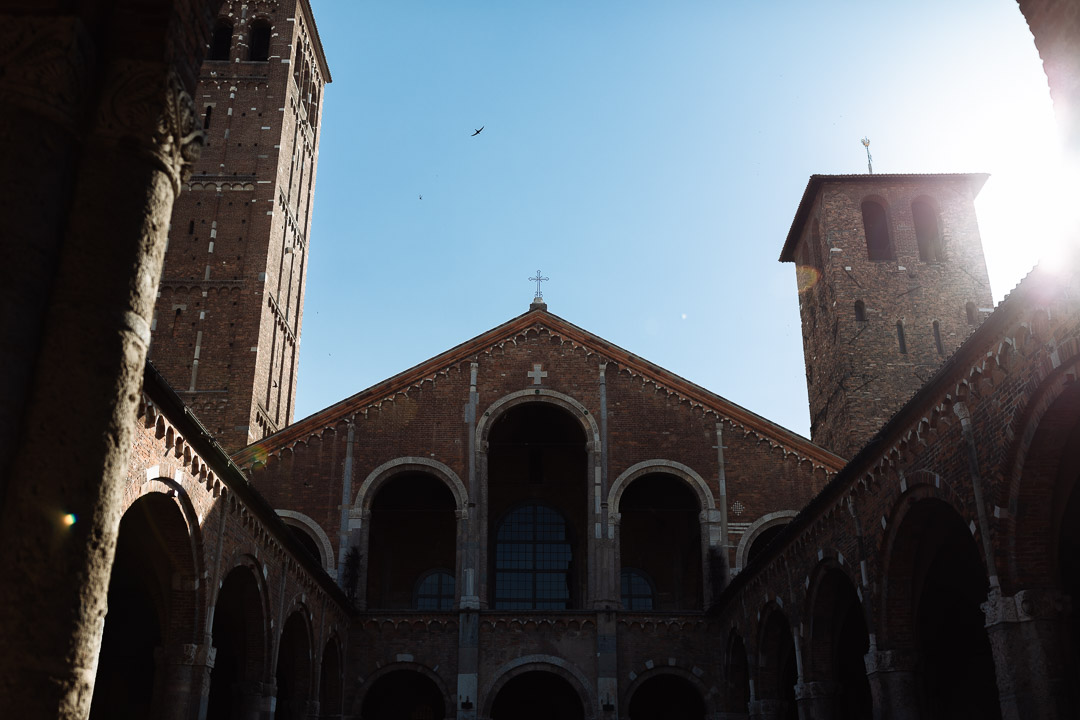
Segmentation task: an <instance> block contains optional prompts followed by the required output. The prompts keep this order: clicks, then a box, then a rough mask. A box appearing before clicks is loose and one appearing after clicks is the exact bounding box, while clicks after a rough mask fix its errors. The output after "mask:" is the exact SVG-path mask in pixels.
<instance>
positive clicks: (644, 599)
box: [619, 568, 654, 610]
mask: <svg viewBox="0 0 1080 720" xmlns="http://www.w3.org/2000/svg"><path fill="white" fill-rule="evenodd" d="M619 581H620V585H621V587H622V590H621V595H622V605H623V609H624V610H652V609H653V605H654V602H653V596H654V592H653V585H652V582H650V581H649V578H648V577H647V576H646V575H645V573H643V572H641V571H640V570H635V569H633V568H623V570H622V573H620V575H619Z"/></svg>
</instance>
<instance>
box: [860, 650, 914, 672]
mask: <svg viewBox="0 0 1080 720" xmlns="http://www.w3.org/2000/svg"><path fill="white" fill-rule="evenodd" d="M918 661H919V654H918V653H917V652H916V651H915V650H908V649H900V650H871V651H870V652H868V653H866V655H864V656H863V662H864V663H865V664H866V674H867V675H873V674H874V673H889V672H911V671H913V670H914V669H915V666H916V665H917V664H918Z"/></svg>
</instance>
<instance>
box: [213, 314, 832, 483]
mask: <svg viewBox="0 0 1080 720" xmlns="http://www.w3.org/2000/svg"><path fill="white" fill-rule="evenodd" d="M542 307H543V306H541V307H540V308H534V309H531V310H529V311H528V312H525V313H523V314H521V315H519V316H517V317H515V318H513V319H512V320H509V321H508V322H505V323H503V324H502V325H499V326H497V327H494V328H492V329H491V330H488V331H487V332H485V333H482V334H480V335H477V336H476V337H474V338H473V339H471V340H467V341H466V342H463V343H461V344H460V345H457V346H456V347H453V348H451V349H450V350H447V351H446V352H444V353H440V354H439V355H436V356H434V357H432V358H431V359H429V360H426V361H425V362H422V363H420V364H419V365H415V366H414V367H411V368H409V369H408V370H405V371H404V372H401V373H398V374H397V375H394V376H393V377H390V378H388V379H386V380H384V381H382V382H380V383H378V384H376V385H372V386H371V387H369V388H367V389H366V390H361V391H360V392H358V393H356V394H355V395H352V396H350V397H348V398H345V399H344V400H342V401H340V402H337V403H334V404H333V405H330V406H329V407H327V408H325V409H323V410H320V411H319V412H316V413H314V414H312V415H309V416H308V417H306V418H304V419H302V420H300V421H298V422H296V423H294V424H292V425H290V426H288V427H286V428H284V429H282V430H279V431H278V432H276V433H274V434H273V435H268V436H267V437H265V438H263V439H262V440H260V441H259V442H256V443H253V444H251V445H249V446H248V447H246V448H244V449H243V450H241V451H239V452H238V453H236V454H235V455H234V456H233V458H234V460H235V462H236V463H237V464H238V465H240V466H241V467H249V466H251V465H252V464H254V463H255V462H257V460H258V459H259V458H265V457H267V456H268V455H273V454H275V453H277V452H278V451H280V450H282V449H285V448H288V447H291V446H292V445H294V444H295V443H297V442H305V441H306V440H307V439H308V438H309V437H311V436H313V435H320V434H321V433H322V432H323V430H325V429H327V428H329V427H332V426H334V425H336V424H337V423H339V422H341V421H342V420H345V419H347V418H349V417H352V416H354V415H357V414H359V413H362V412H364V410H365V409H366V408H370V407H373V406H376V405H379V404H381V403H383V402H387V401H391V400H393V398H394V397H395V396H396V395H400V394H407V393H408V391H409V390H410V389H411V388H414V387H417V386H419V385H420V384H421V383H423V382H425V381H431V380H434V379H435V378H436V377H438V376H439V375H443V374H446V373H447V372H448V371H449V370H450V368H452V367H454V366H455V365H458V364H460V363H462V362H467V361H470V360H472V359H473V358H475V357H477V356H479V355H483V354H485V353H487V352H490V351H491V350H494V349H496V348H499V347H501V346H502V345H505V344H506V343H508V342H516V338H518V337H520V336H521V335H523V334H525V333H527V332H529V331H539V330H546V331H547V332H549V333H551V334H552V335H554V336H556V337H560V338H563V339H564V340H565V341H567V342H570V343H573V344H574V345H577V346H580V347H582V348H584V349H585V350H586V351H588V352H591V353H595V354H598V355H600V356H602V357H604V358H606V359H607V361H608V362H609V363H613V364H614V365H616V366H617V367H619V369H621V370H627V371H628V372H630V373H631V375H634V376H638V377H641V378H642V379H643V380H645V381H646V382H650V383H652V384H653V385H655V386H657V387H658V388H661V389H663V390H666V391H667V392H669V393H671V394H674V395H676V396H678V397H680V398H682V399H685V400H686V401H687V402H688V403H689V404H690V406H691V407H698V408H700V409H702V410H703V411H704V412H707V413H712V414H715V415H717V416H718V417H720V418H724V419H727V420H729V421H730V422H732V423H733V424H735V425H737V426H741V427H742V428H744V429H745V430H746V431H747V432H752V433H754V434H755V435H757V436H758V437H760V438H762V439H763V440H767V441H768V442H769V443H770V444H772V445H773V446H776V447H780V448H781V449H782V450H783V452H784V453H785V454H787V453H789V452H790V453H794V454H796V455H798V456H800V457H802V458H805V459H806V460H809V461H810V462H812V463H813V464H814V465H817V466H820V467H822V468H824V469H825V470H826V471H828V472H830V473H832V472H835V471H837V470H839V469H840V468H841V467H843V465H844V462H845V461H844V460H843V458H841V457H839V456H838V455H834V454H833V453H831V452H829V451H828V450H825V449H824V448H821V447H819V446H817V445H815V444H814V443H812V442H810V441H809V440H807V439H806V438H804V437H802V436H801V435H798V434H796V433H793V432H792V431H790V430H788V429H787V428H784V427H782V426H780V425H777V424H776V423H774V422H771V421H769V420H766V419H765V418H763V417H761V416H760V415H757V414H756V413H753V412H751V411H749V410H747V409H746V408H744V407H741V406H740V405H737V404H735V403H733V402H731V401H730V400H727V399H725V398H723V397H721V396H720V395H717V394H716V393H713V392H711V391H709V390H706V389H705V388H703V387H701V386H700V385H697V384H695V383H692V382H690V381H689V380H686V379H685V378H682V377H680V376H678V375H676V374H675V373H673V372H671V371H669V370H665V369H664V368H662V367H660V366H659V365H655V364H653V363H651V362H649V361H648V360H645V359H644V358H641V357H639V356H637V355H635V354H633V353H631V352H628V351H627V350H624V349H622V348H621V347H619V346H618V345H615V344H613V343H610V342H608V341H607V340H604V339H603V338H601V337H598V336H597V335H594V334H593V333H591V332H588V331H587V330H584V329H582V328H580V327H578V326H577V325H574V324H573V323H571V322H568V321H567V320H564V319H563V318H561V317H559V316H558V315H554V314H552V313H550V312H548V311H547V310H545V309H542Z"/></svg>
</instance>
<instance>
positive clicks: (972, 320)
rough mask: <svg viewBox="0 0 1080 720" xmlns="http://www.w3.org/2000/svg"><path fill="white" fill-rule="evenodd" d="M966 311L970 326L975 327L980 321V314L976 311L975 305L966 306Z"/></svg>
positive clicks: (970, 303) (971, 303)
mask: <svg viewBox="0 0 1080 720" xmlns="http://www.w3.org/2000/svg"><path fill="white" fill-rule="evenodd" d="M964 310H965V311H966V312H967V322H968V325H975V324H976V323H977V322H978V321H979V314H978V313H977V312H976V310H975V303H973V302H969V303H968V304H967V305H965V306H964Z"/></svg>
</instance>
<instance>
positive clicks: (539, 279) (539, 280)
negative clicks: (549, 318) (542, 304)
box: [529, 270, 551, 300]
mask: <svg viewBox="0 0 1080 720" xmlns="http://www.w3.org/2000/svg"><path fill="white" fill-rule="evenodd" d="M550 279H551V278H546V277H544V276H543V275H541V274H540V271H539V270H537V271H536V277H531V278H529V282H534V283H536V299H537V300H539V299H540V298H542V297H544V293H542V292H540V283H542V282H545V281H547V280H550Z"/></svg>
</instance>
